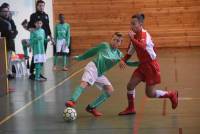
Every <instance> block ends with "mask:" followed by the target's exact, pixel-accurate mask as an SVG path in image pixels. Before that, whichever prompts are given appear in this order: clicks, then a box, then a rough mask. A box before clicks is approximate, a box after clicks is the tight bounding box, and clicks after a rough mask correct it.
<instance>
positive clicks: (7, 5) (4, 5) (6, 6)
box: [1, 2, 10, 8]
mask: <svg viewBox="0 0 200 134" xmlns="http://www.w3.org/2000/svg"><path fill="white" fill-rule="evenodd" d="M9 6H10V5H9V4H8V3H6V2H4V3H3V4H1V7H5V8H8V7H9Z"/></svg>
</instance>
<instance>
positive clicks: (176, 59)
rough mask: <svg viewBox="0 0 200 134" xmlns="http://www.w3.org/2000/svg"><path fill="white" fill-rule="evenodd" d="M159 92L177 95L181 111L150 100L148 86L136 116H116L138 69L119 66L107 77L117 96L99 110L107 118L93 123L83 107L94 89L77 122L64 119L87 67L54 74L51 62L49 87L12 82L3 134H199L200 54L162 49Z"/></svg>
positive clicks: (3, 104) (2, 107) (0, 118)
mask: <svg viewBox="0 0 200 134" xmlns="http://www.w3.org/2000/svg"><path fill="white" fill-rule="evenodd" d="M158 57H159V63H160V65H161V76H162V83H161V84H160V85H158V88H161V89H177V90H178V91H179V96H180V98H179V106H178V108H177V109H176V110H172V109H171V104H170V102H169V100H165V99H162V100H160V99H148V98H147V97H146V96H145V94H144V84H143V83H141V84H140V85H139V86H138V87H137V89H136V110H137V114H136V115H130V116H118V115H117V114H118V112H120V111H121V110H122V109H123V108H125V107H126V106H127V100H126V88H125V87H126V83H127V82H128V80H129V78H130V76H131V74H132V72H133V70H134V69H135V68H129V67H128V68H126V70H120V69H119V67H118V66H116V67H115V68H113V69H112V70H110V71H109V72H108V73H107V74H106V76H108V78H109V79H110V81H111V82H112V84H113V86H114V87H115V92H114V93H113V95H112V96H111V98H109V100H108V101H107V102H105V103H104V104H103V105H101V106H100V107H99V110H100V111H101V112H103V113H104V116H102V117H100V118H94V117H93V116H91V115H90V114H88V113H87V112H85V107H86V106H87V104H88V103H89V102H91V101H92V100H93V99H95V98H96V96H97V95H98V94H99V90H97V89H96V87H92V88H90V89H89V90H88V91H86V92H85V93H84V94H83V95H82V96H81V97H80V99H79V101H78V105H77V107H76V110H77V112H78V119H77V120H76V121H74V122H71V123H66V122H64V121H63V119H62V112H63V110H64V103H65V100H67V99H69V97H70V94H71V92H72V91H73V89H74V88H75V87H76V86H77V85H78V84H79V82H80V78H81V75H82V73H83V67H84V65H85V64H86V63H87V62H88V60H87V61H84V62H75V61H71V62H70V71H68V72H62V71H57V72H55V71H54V72H53V71H52V59H50V60H48V62H47V63H46V64H45V66H44V74H45V76H47V78H48V81H46V82H43V83H39V82H34V81H31V80H28V79H27V78H18V79H16V80H12V81H10V87H12V88H15V89H16V92H13V93H10V94H9V95H7V96H4V97H0V134H49V133H52V134H199V133H200V108H199V107H200V89H199V87H200V48H187V49H184V48H179V49H176V48H175V49H164V48H163V49H159V50H158Z"/></svg>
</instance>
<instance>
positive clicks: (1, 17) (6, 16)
mask: <svg viewBox="0 0 200 134" xmlns="http://www.w3.org/2000/svg"><path fill="white" fill-rule="evenodd" d="M13 22H14V21H13ZM0 32H1V36H2V37H5V38H6V47H7V54H8V79H13V78H14V76H13V74H12V67H11V66H10V65H11V64H10V62H11V55H12V51H15V43H14V39H15V37H16V35H17V31H16V29H12V24H11V23H10V10H9V8H8V7H7V6H5V5H4V4H2V6H1V7H0Z"/></svg>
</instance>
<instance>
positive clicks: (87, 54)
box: [74, 44, 107, 61]
mask: <svg viewBox="0 0 200 134" xmlns="http://www.w3.org/2000/svg"><path fill="white" fill-rule="evenodd" d="M105 48H107V45H105V44H99V45H97V47H94V48H91V49H89V50H88V51H86V52H85V53H83V54H82V55H79V56H75V57H74V58H75V60H77V61H82V60H85V59H87V58H90V57H92V56H94V55H96V54H97V53H98V52H99V51H100V50H102V49H105Z"/></svg>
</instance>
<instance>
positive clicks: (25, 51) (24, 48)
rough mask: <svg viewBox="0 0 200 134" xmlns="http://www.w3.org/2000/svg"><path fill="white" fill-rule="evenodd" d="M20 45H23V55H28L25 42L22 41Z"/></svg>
mask: <svg viewBox="0 0 200 134" xmlns="http://www.w3.org/2000/svg"><path fill="white" fill-rule="evenodd" d="M22 47H23V51H24V55H25V56H28V48H27V46H26V44H24V43H22Z"/></svg>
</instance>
